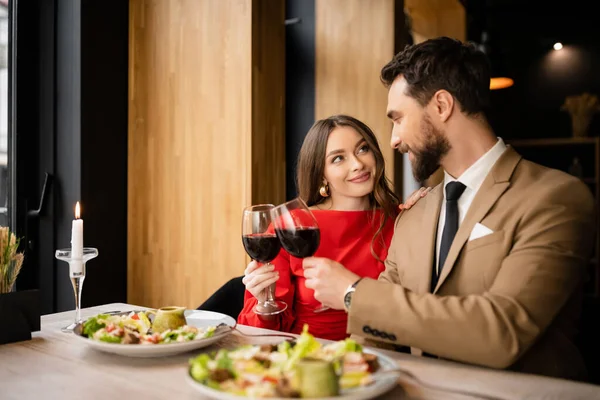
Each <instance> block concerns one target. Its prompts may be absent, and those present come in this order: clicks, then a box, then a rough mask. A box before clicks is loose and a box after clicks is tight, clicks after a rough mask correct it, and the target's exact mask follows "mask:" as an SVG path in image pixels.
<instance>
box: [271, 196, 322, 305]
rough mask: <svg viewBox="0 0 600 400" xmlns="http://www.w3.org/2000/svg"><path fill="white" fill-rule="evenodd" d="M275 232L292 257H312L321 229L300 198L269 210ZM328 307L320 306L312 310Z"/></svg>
mask: <svg viewBox="0 0 600 400" xmlns="http://www.w3.org/2000/svg"><path fill="white" fill-rule="evenodd" d="M271 214H272V219H273V225H274V226H275V233H276V234H277V237H278V238H279V241H280V242H281V246H282V247H283V248H284V249H285V251H287V252H288V253H290V254H291V255H292V256H294V257H298V258H305V257H312V256H313V255H314V254H315V252H316V251H317V249H318V248H319V243H320V242H321V231H320V229H319V225H318V224H317V220H316V219H315V216H314V215H313V213H312V212H311V211H310V209H309V208H308V206H307V205H306V203H305V202H304V201H303V200H302V199H301V198H299V197H298V198H295V199H293V200H290V201H288V202H287V203H284V204H281V205H279V206H277V207H275V208H273V210H272V211H271ZM327 309H329V307H325V306H322V307H320V308H317V309H316V310H315V311H314V312H321V311H325V310H327Z"/></svg>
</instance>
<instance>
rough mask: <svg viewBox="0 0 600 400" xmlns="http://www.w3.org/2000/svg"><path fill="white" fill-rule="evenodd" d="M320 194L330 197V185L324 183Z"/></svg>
mask: <svg viewBox="0 0 600 400" xmlns="http://www.w3.org/2000/svg"><path fill="white" fill-rule="evenodd" d="M319 194H320V195H321V197H329V185H328V184H326V183H324V184H323V186H321V188H320V189H319Z"/></svg>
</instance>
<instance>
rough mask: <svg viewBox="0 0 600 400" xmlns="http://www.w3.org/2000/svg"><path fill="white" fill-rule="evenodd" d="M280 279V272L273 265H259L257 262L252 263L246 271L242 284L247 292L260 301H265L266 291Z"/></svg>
mask: <svg viewBox="0 0 600 400" xmlns="http://www.w3.org/2000/svg"><path fill="white" fill-rule="evenodd" d="M278 279H279V272H277V271H275V266H274V265H273V264H264V265H258V263H257V262H256V261H252V262H250V264H248V266H247V267H246V270H245V271H244V277H243V278H242V283H243V284H244V285H245V286H246V290H247V291H249V292H250V294H252V296H254V297H256V298H257V299H258V300H264V299H263V298H262V297H263V296H264V295H263V294H262V293H263V291H264V289H266V288H267V287H269V285H271V284H272V283H275V282H277V280H278Z"/></svg>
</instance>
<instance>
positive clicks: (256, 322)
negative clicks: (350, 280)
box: [238, 210, 394, 340]
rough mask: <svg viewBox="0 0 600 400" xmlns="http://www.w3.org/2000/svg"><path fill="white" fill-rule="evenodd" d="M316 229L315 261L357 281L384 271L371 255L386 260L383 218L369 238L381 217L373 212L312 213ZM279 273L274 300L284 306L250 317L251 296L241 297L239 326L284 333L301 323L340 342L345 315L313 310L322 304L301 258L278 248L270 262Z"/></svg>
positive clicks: (389, 225) (387, 231) (387, 230)
mask: <svg viewBox="0 0 600 400" xmlns="http://www.w3.org/2000/svg"><path fill="white" fill-rule="evenodd" d="M312 212H313V214H314V216H315V218H316V220H317V223H318V224H319V227H320V229H321V242H320V245H319V248H318V249H317V251H316V253H315V255H314V256H315V257H326V258H330V259H332V260H335V261H337V262H339V263H341V264H342V265H344V266H345V267H346V268H347V269H349V270H350V271H352V272H354V273H356V274H358V275H360V276H361V277H369V278H374V279H377V277H378V276H379V274H380V273H381V272H382V271H383V270H384V269H385V266H384V264H383V262H381V261H379V260H377V259H376V258H375V257H374V256H373V254H372V253H371V243H373V250H374V251H375V253H376V254H377V255H378V256H379V258H380V259H381V260H385V258H386V256H387V251H388V247H389V245H390V242H391V239H392V234H393V231H394V221H393V220H392V219H389V218H387V219H386V222H385V225H384V227H383V230H382V232H381V233H380V235H378V236H377V238H375V241H374V242H373V240H372V239H373V236H374V234H375V232H376V231H377V229H378V228H379V225H380V223H381V218H383V213H382V212H381V211H379V210H377V211H332V210H313V211H312ZM272 263H273V264H274V265H275V269H276V270H277V271H279V280H278V281H277V289H276V291H275V297H276V298H277V299H279V300H283V301H285V302H286V303H287V305H288V308H287V310H286V311H284V312H283V313H281V314H278V315H277V316H276V317H272V318H271V319H270V320H267V319H265V318H264V317H261V316H259V315H257V314H255V313H254V311H253V310H252V309H253V308H254V306H255V305H256V301H257V300H256V298H255V297H254V296H252V295H251V294H250V293H249V292H248V291H246V293H245V295H244V308H243V310H242V312H241V313H240V314H239V316H238V323H239V324H242V325H251V326H257V327H261V328H267V329H274V330H279V331H284V332H292V333H301V332H302V327H303V326H304V324H308V325H309V331H310V333H311V334H313V335H314V336H316V337H319V338H323V339H330V340H342V339H344V338H346V337H347V336H348V335H347V334H346V324H347V319H348V316H347V314H346V312H345V311H343V310H332V309H329V310H326V311H323V312H320V313H315V312H313V311H314V310H315V309H316V308H319V307H321V304H320V303H319V302H318V301H317V300H315V298H314V292H313V290H312V289H308V288H307V287H306V286H305V283H304V282H305V278H304V270H303V268H302V259H301V258H296V257H293V256H291V255H289V254H288V253H287V252H286V251H285V250H283V249H282V250H281V252H280V253H279V255H278V256H277V258H275V260H273V261H272Z"/></svg>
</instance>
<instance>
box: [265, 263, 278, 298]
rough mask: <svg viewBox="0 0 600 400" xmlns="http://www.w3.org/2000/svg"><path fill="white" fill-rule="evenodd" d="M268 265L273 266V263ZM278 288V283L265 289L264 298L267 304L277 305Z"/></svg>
mask: <svg viewBox="0 0 600 400" xmlns="http://www.w3.org/2000/svg"><path fill="white" fill-rule="evenodd" d="M266 265H271V263H267V264H266ZM276 287H277V282H275V283H271V284H270V285H269V286H267V288H266V289H265V296H264V297H263V298H264V299H265V301H264V302H265V303H266V304H269V303H270V304H273V303H275V288H276Z"/></svg>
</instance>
